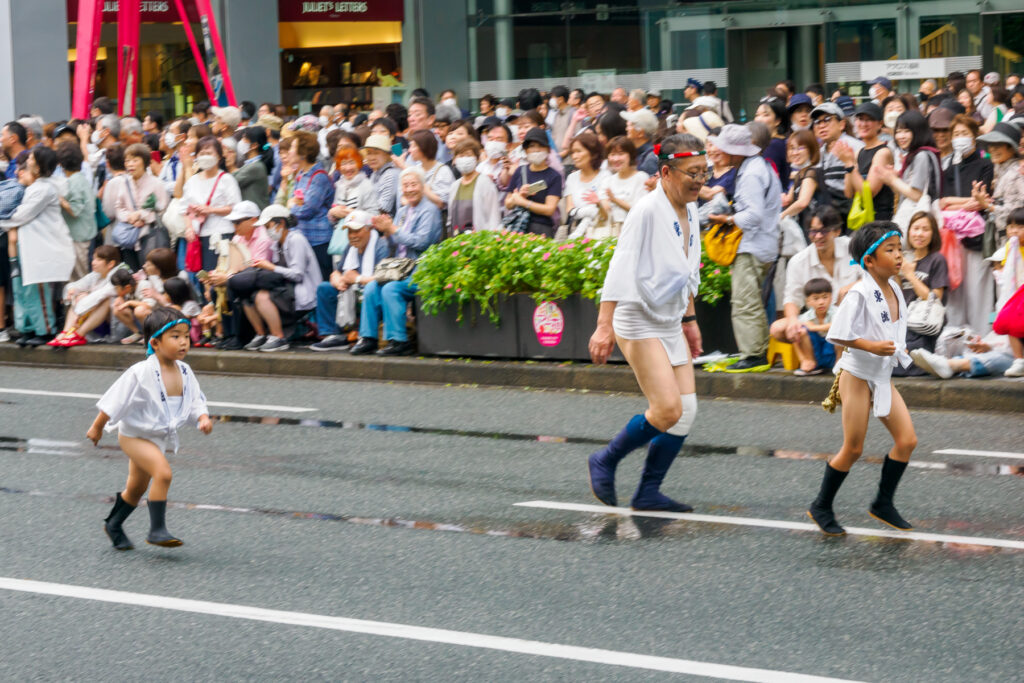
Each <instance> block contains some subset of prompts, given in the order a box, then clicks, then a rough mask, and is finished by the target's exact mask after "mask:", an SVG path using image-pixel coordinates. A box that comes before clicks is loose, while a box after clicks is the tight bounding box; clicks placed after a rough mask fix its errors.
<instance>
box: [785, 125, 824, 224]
mask: <svg viewBox="0 0 1024 683" xmlns="http://www.w3.org/2000/svg"><path fill="white" fill-rule="evenodd" d="M786 150H787V154H788V161H789V165H790V167H791V168H792V169H793V174H792V184H791V185H790V186H789V191H788V192H786V194H785V195H784V196H783V198H782V205H783V206H784V207H786V208H785V209H784V210H783V212H782V215H781V217H782V218H789V217H792V218H795V219H796V221H797V222H798V223H799V224H800V227H802V228H803V230H804V235H805V236H806V234H807V230H808V227H809V224H810V220H811V215H812V214H813V213H814V212H815V210H816V209H817V208H818V207H819V206H828V205H829V203H830V202H831V199H830V195H829V192H828V189H827V188H826V187H825V182H824V180H823V179H822V177H821V167H820V166H818V162H819V161H820V160H821V151H820V148H819V147H818V139H817V138H816V137H814V133H812V132H811V131H809V130H801V131H797V132H796V133H793V135H791V136H790V138H789V142H788V144H787V145H786Z"/></svg>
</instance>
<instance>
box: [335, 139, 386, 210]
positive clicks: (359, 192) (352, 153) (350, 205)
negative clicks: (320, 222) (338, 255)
mask: <svg viewBox="0 0 1024 683" xmlns="http://www.w3.org/2000/svg"><path fill="white" fill-rule="evenodd" d="M335 162H336V163H337V165H338V172H339V173H340V174H341V177H340V178H338V182H336V183H335V184H334V204H333V205H332V206H331V210H330V211H328V212H327V217H328V218H329V219H330V220H331V222H332V223H337V222H338V221H341V220H344V219H345V218H346V217H348V215H349V214H350V213H352V212H353V211H369V212H370V213H371V214H373V213H376V212H377V200H376V197H375V196H374V193H373V184H372V183H371V182H370V179H369V178H367V177H366V174H364V173H363V157H362V156H360V154H359V152H357V151H356V150H354V149H351V148H347V147H346V148H343V149H340V150H338V154H337V156H336V157H335Z"/></svg>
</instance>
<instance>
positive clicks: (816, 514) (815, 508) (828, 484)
mask: <svg viewBox="0 0 1024 683" xmlns="http://www.w3.org/2000/svg"><path fill="white" fill-rule="evenodd" d="M847 474H849V472H840V471H839V470H837V469H836V468H834V467H832V465H829V464H828V463H825V476H824V477H822V479H821V489H819V490H818V497H817V498H815V499H814V502H813V503H811V507H810V508H809V509H808V510H807V516H808V517H810V518H811V519H813V520H814V523H815V524H817V525H818V526H819V527H821V530H822V531H824V532H825V533H826V534H827V535H829V536H842V535H843V534H845V533H846V529H844V528H843V527H841V526H839V522H837V521H836V515H835V513H834V512H832V501H833V500H835V497H836V493H837V492H838V491H839V487H840V486H842V485H843V481H844V480H845V479H846V475H847Z"/></svg>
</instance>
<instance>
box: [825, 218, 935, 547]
mask: <svg viewBox="0 0 1024 683" xmlns="http://www.w3.org/2000/svg"><path fill="white" fill-rule="evenodd" d="M902 238H903V236H902V234H901V233H900V230H899V228H898V227H897V225H896V224H895V223H891V222H888V221H874V222H872V223H868V224H867V225H865V226H864V227H862V228H861V229H860V230H858V231H857V233H856V234H855V235H854V236H853V239H852V240H850V255H851V256H852V257H853V258H854V260H855V261H857V262H858V263H859V264H860V267H861V269H862V270H863V271H864V275H863V277H862V278H861V280H860V281H859V282H858V283H857V284H855V285H854V286H853V287H851V288H850V290H849V292H848V293H847V295H846V297H844V298H843V302H842V303H841V304H840V305H839V309H838V310H837V311H836V314H835V318H834V319H833V321H832V327H831V328H830V329H829V332H828V337H827V338H828V341H830V342H832V343H834V344H839V345H841V346H845V347H846V351H845V352H844V353H843V355H842V357H841V358H840V359H839V362H838V363H836V366H835V371H836V381H835V383H834V384H833V385H832V391H831V392H829V396H828V398H827V399H826V400H825V402H824V403H823V404H822V405H823V407H824V408H825V409H826V410H828V411H829V412H832V411H834V410H835V406H836V403H840V402H841V403H842V405H843V446H842V448H840V449H839V452H838V453H837V454H836V455H835V456H834V457H833V458H832V459H831V460H830V461H829V462H828V463H827V464H826V465H825V476H824V477H823V479H822V482H821V488H820V490H819V491H818V497H817V498H815V499H814V502H813V503H811V506H810V508H809V509H808V510H807V515H808V516H809V517H810V518H811V519H813V520H814V522H815V523H816V524H817V525H818V526H819V527H820V528H821V530H822V531H823V532H825V533H826V534H828V535H830V536H841V535H843V534H845V533H846V530H845V529H843V527H841V526H840V525H839V522H837V521H836V516H835V513H834V512H833V511H832V501H833V500H834V499H835V496H836V493H837V492H838V491H839V487H840V486H842V484H843V480H845V479H846V475H847V474H849V471H850V468H851V467H853V463H855V462H856V461H857V459H858V458H860V456H861V453H863V452H864V438H865V436H866V435H867V431H868V421H869V419H870V417H871V413H872V408H873V412H874V415H875V417H877V418H879V419H880V420H881V421H882V424H883V425H885V428H886V429H888V430H889V433H890V434H892V438H893V442H894V445H893V448H892V450H891V451H890V452H889V454H888V455H887V456H886V457H885V462H884V463H883V464H882V477H881V480H880V481H879V484H878V495H876V496H875V500H874V502H872V503H871V506H870V507H869V508H868V514H870V515H871V516H872V517H874V518H875V519H877V520H879V521H881V522H884V523H885V524H888V525H889V526H891V527H893V528H896V529H901V530H908V529H911V528H912V526H911V524H910V522H908V521H906V520H905V519H903V517H901V516H900V513H899V512H897V510H896V507H895V506H894V505H893V502H892V500H893V496H894V495H895V493H896V487H897V485H899V482H900V478H901V477H902V476H903V472H904V470H906V468H907V462H908V461H909V460H910V455H911V453H913V451H914V448H916V447H917V435H916V434H915V433H914V424H913V423H912V422H911V420H910V412H909V411H908V410H907V404H906V403H904V402H903V397H902V396H900V392H899V391H898V390H897V389H896V387H895V386H894V385H893V383H892V369H893V368H894V367H895V366H896V364H897V363H899V364H900V365H903V367H906V366H907V365H909V364H910V362H911V361H910V356H909V355H908V354H907V348H906V347H907V303H906V301H905V300H904V298H903V292H902V291H901V289H900V286H899V284H897V282H896V281H895V280H893V279H892V278H894V277H896V276H897V275H899V273H900V268H901V267H902V265H903V250H902ZM837 399H838V400H837Z"/></svg>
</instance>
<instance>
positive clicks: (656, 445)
mask: <svg viewBox="0 0 1024 683" xmlns="http://www.w3.org/2000/svg"><path fill="white" fill-rule="evenodd" d="M685 440H686V437H685V436H676V435H675V434H669V433H668V432H664V433H662V434H659V435H658V436H656V437H654V439H652V440H651V445H650V446H649V447H648V449H647V460H645V461H644V471H643V473H642V474H641V475H640V485H639V486H637V488H636V493H634V494H633V500H632V501H630V503H629V504H630V507H632V508H633V509H634V510H657V511H660V512H693V508H692V507H690V506H689V505H687V504H686V503H680V502H679V501H677V500H672V499H671V498H669V497H668V496H666V495H665V494H664V493H662V492H661V491H660V490H659V489H660V488H661V482H663V481H664V480H665V475H666V474H668V468H669V467H671V466H672V462H673V461H674V460H675V459H676V456H677V455H679V450H680V449H681V448H682V447H683V442H684V441H685Z"/></svg>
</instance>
